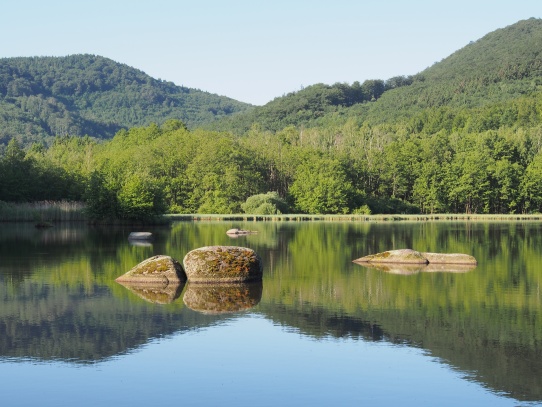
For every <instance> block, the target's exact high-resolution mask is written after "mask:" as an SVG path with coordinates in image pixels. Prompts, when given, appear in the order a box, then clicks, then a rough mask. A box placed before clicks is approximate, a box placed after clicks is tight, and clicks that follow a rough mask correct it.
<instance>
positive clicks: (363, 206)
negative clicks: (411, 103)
mask: <svg viewBox="0 0 542 407" xmlns="http://www.w3.org/2000/svg"><path fill="white" fill-rule="evenodd" d="M505 107H506V109H505V111H504V112H503V111H500V113H499V114H498V115H496V117H497V118H498V120H497V121H496V122H495V123H493V122H492V121H491V120H490V118H491V117H493V116H494V109H497V107H492V108H487V109H485V110H484V109H482V110H480V111H476V113H477V114H476V115H474V114H471V116H468V114H467V112H463V111H454V110H452V109H433V110H428V111H425V112H423V114H420V115H418V116H416V117H413V118H411V120H409V121H405V122H403V123H400V124H395V125H389V124H382V125H376V126H370V125H368V124H367V123H362V124H357V123H356V122H355V121H354V120H349V121H347V122H346V123H345V124H341V125H332V124H330V125H329V126H327V127H318V128H312V129H302V130H299V129H297V128H295V127H293V126H290V127H287V128H285V129H283V130H282V131H279V132H277V133H272V132H268V131H264V130H261V129H260V128H259V127H258V126H257V125H254V126H253V128H252V129H251V130H250V131H249V132H247V133H246V134H245V135H244V136H242V137H237V136H234V135H232V134H230V133H218V132H212V131H206V130H195V131H189V130H188V129H187V128H186V126H185V125H184V124H183V123H182V122H180V121H175V120H172V121H168V122H166V123H165V124H164V125H162V126H157V125H154V124H153V125H150V126H148V127H139V128H133V129H130V130H121V131H120V132H118V133H117V134H116V136H115V137H114V138H113V139H112V140H111V141H108V142H103V143H99V142H96V141H95V140H93V139H90V138H77V137H59V138H57V139H56V140H55V142H54V143H53V144H52V145H51V146H50V147H49V148H46V147H44V146H43V145H40V144H34V145H32V147H31V148H29V149H27V150H23V149H22V148H21V147H20V146H19V145H18V142H17V141H16V139H13V140H12V141H11V142H10V143H9V145H8V147H7V149H6V153H5V155H4V157H3V158H2V159H1V161H0V200H3V201H15V202H23V201H36V200H44V199H48V200H59V199H64V200H83V201H85V202H86V203H87V205H88V209H89V213H90V215H91V216H93V217H94V218H98V219H130V220H140V219H148V218H150V217H153V216H155V215H159V214H162V213H164V212H172V213H243V212H244V211H245V212H247V213H261V214H273V213H296V212H297V213H313V214H325V213H344V214H346V213H357V214H368V213H418V212H422V213H446V212H452V213H499V214H501V213H502V214H506V213H532V212H540V211H542V153H541V146H542V113H541V112H542V103H541V102H540V100H539V99H532V98H530V97H526V98H524V99H521V100H517V101H515V102H514V103H510V104H508V105H506V106H505ZM503 109H504V107H503ZM506 112H509V113H506ZM525 112H527V113H525ZM471 113H472V112H471ZM505 113H506V114H505ZM504 118H506V120H505V119H504ZM436 123H438V125H437V124H436ZM484 123H485V124H484ZM488 123H493V124H488ZM507 123H508V124H509V125H505V124H507ZM522 124H523V125H522Z"/></svg>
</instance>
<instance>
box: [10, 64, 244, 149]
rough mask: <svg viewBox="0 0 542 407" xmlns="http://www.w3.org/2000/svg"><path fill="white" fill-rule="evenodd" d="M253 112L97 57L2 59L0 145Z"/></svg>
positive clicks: (190, 123) (102, 134) (195, 122)
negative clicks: (16, 141)
mask: <svg viewBox="0 0 542 407" xmlns="http://www.w3.org/2000/svg"><path fill="white" fill-rule="evenodd" d="M250 108H251V106H250V105H248V104H245V103H241V102H238V101H235V100H233V99H230V98H227V97H223V96H218V95H215V94H210V93H207V92H203V91H200V90H195V89H189V88H186V87H182V86H177V85H175V84H173V83H171V82H165V81H161V80H157V79H154V78H152V77H150V76H148V75H146V74H145V73H144V72H142V71H140V70H137V69H134V68H131V67H129V66H127V65H124V64H120V63H117V62H115V61H112V60H110V59H107V58H103V57H100V56H94V55H71V56H66V57H24V58H23V57H21V58H4V59H0V145H1V144H7V142H8V140H9V139H10V138H12V137H13V136H18V137H19V139H22V140H24V142H25V144H27V143H29V142H32V141H38V140H42V139H43V138H47V137H49V136H57V135H60V136H62V135H68V134H69V135H86V134H88V135H90V136H94V137H99V138H109V137H112V136H113V135H114V134H115V133H116V132H117V131H118V130H120V129H121V128H129V127H133V126H142V125H148V124H150V123H151V122H156V123H158V124H161V123H163V122H164V121H165V120H167V119H179V120H182V121H183V122H184V123H186V124H187V126H188V127H196V126H199V125H201V124H203V123H206V122H211V121H213V120H216V119H217V118H220V117H223V116H227V115H230V114H232V113H235V112H239V111H243V110H247V109H250Z"/></svg>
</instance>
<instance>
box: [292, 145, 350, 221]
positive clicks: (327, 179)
mask: <svg viewBox="0 0 542 407" xmlns="http://www.w3.org/2000/svg"><path fill="white" fill-rule="evenodd" d="M353 192H354V191H353V187H352V183H351V181H350V180H349V179H348V177H347V172H346V171H345V169H344V167H343V165H342V164H341V162H339V160H337V159H333V158H328V157H324V156H322V155H320V154H312V155H310V156H309V158H308V159H306V161H304V162H303V163H302V164H301V165H299V166H298V168H297V171H296V175H295V180H294V182H293V184H292V186H291V187H290V194H291V195H292V197H293V200H294V202H295V205H296V208H297V209H298V210H299V211H301V212H303V213H321V214H325V213H348V212H349V211H350V209H351V206H352V201H353Z"/></svg>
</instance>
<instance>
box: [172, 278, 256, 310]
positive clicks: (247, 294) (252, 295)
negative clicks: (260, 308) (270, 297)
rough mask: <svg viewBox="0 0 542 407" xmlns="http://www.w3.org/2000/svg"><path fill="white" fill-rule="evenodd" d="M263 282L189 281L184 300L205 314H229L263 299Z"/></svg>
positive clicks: (193, 308)
mask: <svg viewBox="0 0 542 407" xmlns="http://www.w3.org/2000/svg"><path fill="white" fill-rule="evenodd" d="M262 290H263V284H262V282H261V281H259V282H251V283H236V284H192V283H188V285H187V288H186V291H185V293H184V296H183V301H184V303H185V304H186V306H188V307H189V308H190V309H192V310H194V311H198V312H202V313H204V314H227V313H233V312H239V311H246V310H249V309H251V308H253V307H254V306H255V305H256V304H258V303H259V302H260V300H261V299H262Z"/></svg>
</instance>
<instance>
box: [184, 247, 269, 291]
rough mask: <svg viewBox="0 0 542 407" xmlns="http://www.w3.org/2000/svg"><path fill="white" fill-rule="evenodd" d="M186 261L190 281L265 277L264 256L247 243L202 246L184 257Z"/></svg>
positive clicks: (208, 281)
mask: <svg viewBox="0 0 542 407" xmlns="http://www.w3.org/2000/svg"><path fill="white" fill-rule="evenodd" d="M183 265H184V270H185V272H186V276H187V278H188V281H189V282H190V283H240V282H248V281H258V280H261V279H262V271H263V268H262V261H261V259H260V256H258V254H257V253H256V252H255V251H254V250H252V249H249V248H246V247H238V246H206V247H200V248H199V249H194V250H192V251H190V252H189V253H188V254H187V255H186V256H185V257H184V260H183Z"/></svg>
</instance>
